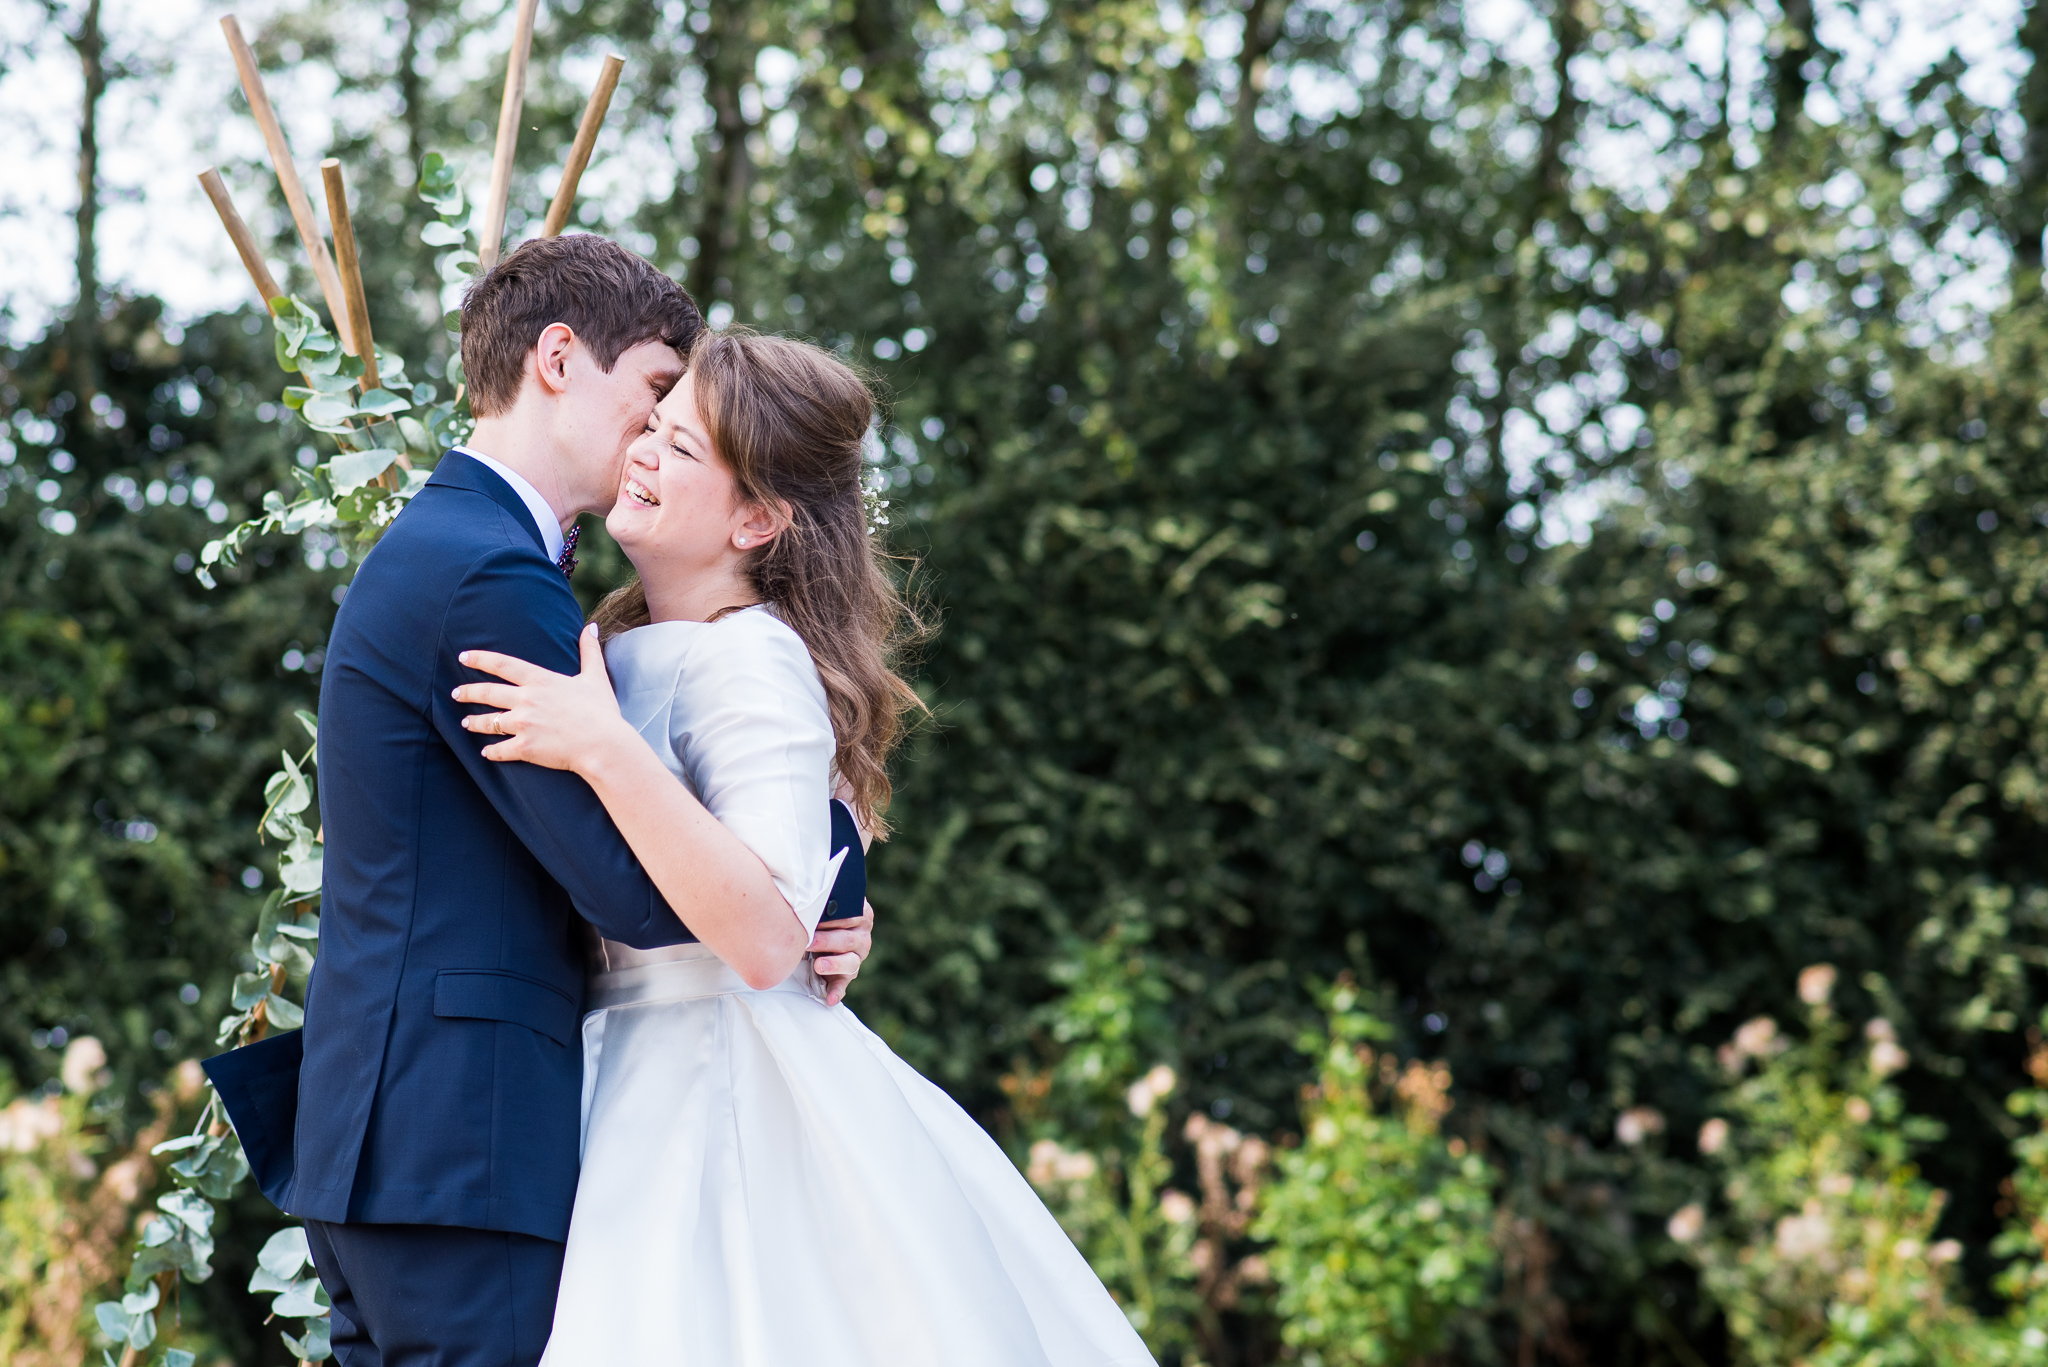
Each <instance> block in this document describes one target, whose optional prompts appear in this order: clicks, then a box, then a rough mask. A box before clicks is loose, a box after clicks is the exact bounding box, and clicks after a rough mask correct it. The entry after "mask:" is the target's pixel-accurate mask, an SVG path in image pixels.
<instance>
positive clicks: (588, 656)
mask: <svg viewBox="0 0 2048 1367" xmlns="http://www.w3.org/2000/svg"><path fill="white" fill-rule="evenodd" d="M576 648H577V650H578V652H579V653H580V654H581V655H582V657H583V672H584V673H585V674H596V675H597V676H598V677H599V678H601V679H603V680H604V681H605V682H606V683H610V682H611V674H610V672H609V671H608V670H606V669H605V667H604V647H603V646H601V645H599V644H598V643H597V623H595V622H592V623H591V624H590V625H589V626H587V627H585V628H583V634H582V635H581V636H579V637H577V638H576Z"/></svg>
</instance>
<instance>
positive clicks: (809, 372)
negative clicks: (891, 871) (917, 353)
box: [593, 328, 924, 836]
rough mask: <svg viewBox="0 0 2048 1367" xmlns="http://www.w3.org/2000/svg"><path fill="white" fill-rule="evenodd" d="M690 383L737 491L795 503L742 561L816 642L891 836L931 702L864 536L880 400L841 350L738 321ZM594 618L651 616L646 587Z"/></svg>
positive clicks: (606, 632) (871, 805)
mask: <svg viewBox="0 0 2048 1367" xmlns="http://www.w3.org/2000/svg"><path fill="white" fill-rule="evenodd" d="M683 383H685V384H694V385H695V386H696V387H697V389H696V399H697V410H698V412H699V413H700V414H701V415H702V416H703V419H704V426H705V430H706V431H707V432H708V434H709V435H710V437H711V444H712V446H713V447H715V448H716V449H717V452H718V455H719V456H720V457H721V458H722V459H723V460H724V461H725V463H726V465H727V466H728V467H729V468H730V469H731V470H732V475H733V486H734V491H735V494H736V495H737V497H738V498H739V500H740V501H741V502H742V503H756V504H760V505H762V506H764V507H769V508H774V507H777V506H786V507H787V508H788V510H789V516H790V524H789V527H788V529H787V530H785V531H784V532H782V534H781V535H779V536H775V537H771V538H770V539H769V540H768V542H767V544H766V545H764V546H762V547H761V548H760V549H759V550H756V551H752V552H749V553H748V554H747V556H746V557H745V559H744V560H743V561H742V567H743V569H744V572H745V573H746V575H747V578H748V580H749V583H750V586H751V587H752V589H753V591H754V593H755V594H756V596H757V597H758V598H759V599H760V600H761V601H763V602H767V603H772V604H773V605H774V607H775V612H776V615H777V616H779V617H781V618H782V620H783V621H785V622H787V623H788V624H789V625H790V627H792V628H793V629H794V630H795V631H796V633H797V635H799V636H801V637H802V638H803V641H804V644H805V645H806V646H807V647H809V649H810V652H811V659H812V661H813V662H815V663H816V665H817V667H818V677H819V679H820V680H822V681H823V683H824V685H825V697H826V700H827V702H828V703H829V705H830V707H831V712H832V732H833V736H834V738H835V740H836V742H837V746H838V753H837V755H836V756H835V767H836V768H837V769H838V772H839V777H840V778H841V779H842V780H843V781H844V782H845V784H846V786H847V787H849V788H850V789H851V790H852V794H853V803H852V805H853V809H854V811H855V812H856V813H857V814H858V815H859V817H860V819H861V822H862V824H863V825H865V826H866V827H867V828H868V829H869V830H871V831H873V832H875V834H876V835H877V836H880V835H884V834H886V833H887V831H888V825H887V823H886V822H885V821H884V820H883V817H882V813H883V811H884V810H886V808H887V807H888V805H889V791H890V788H889V770H888V760H889V754H890V752H891V751H892V750H893V749H895V747H896V745H897V743H898V742H899V741H900V740H901V739H902V737H903V718H904V714H905V713H906V712H908V711H911V710H912V709H922V708H923V703H922V702H921V701H920V700H919V698H918V696H917V693H916V691H915V690H913V689H912V688H911V686H910V685H909V684H908V683H907V682H905V680H904V679H903V677H902V676H901V675H900V674H898V673H897V672H896V668H895V666H896V664H897V663H898V661H899V660H900V658H901V657H902V654H903V652H904V650H905V649H906V648H907V647H908V646H909V645H911V644H912V643H913V642H915V641H916V640H917V639H919V638H920V637H921V636H922V635H923V633H924V626H923V623H921V622H920V621H919V620H918V618H917V615H916V613H915V612H914V611H913V610H912V609H911V607H910V605H909V604H908V603H906V602H905V600H904V597H903V594H902V593H901V592H900V591H899V590H898V589H897V587H896V584H895V581H894V580H893V579H892V578H891V576H890V574H889V572H888V567H887V565H886V552H885V551H884V549H883V547H882V546H881V545H879V544H878V540H879V538H878V536H871V535H870V534H869V532H868V516H867V505H866V500H865V498H864V497H863V491H862V487H861V484H862V480H863V479H864V478H865V476H866V463H865V460H864V458H863V454H862V445H863V443H864V442H865V441H866V439H867V435H868V429H869V427H870V425H871V424H872V422H873V420H874V415H875V399H874V396H873V394H871V393H870V392H869V390H868V387H867V385H866V384H865V383H864V382H863V381H862V379H861V377H860V376H859V375H858V374H857V373H855V372H854V370H853V369H852V368H851V367H849V366H848V365H847V364H846V363H845V362H844V361H841V360H840V359H839V358H838V357H837V356H835V355H833V354H832V353H831V352H829V351H826V350H824V349H822V348H820V347H815V346H812V345H810V344H809V343H807V342H799V341H795V340H793V339H791V338H787V337H769V336H763V335H762V334H760V333H756V332H750V331H747V330H745V329H742V328H735V329H732V330H729V331H725V332H716V333H713V332H707V333H705V334H703V335H702V336H701V337H700V338H699V339H698V341H697V343H696V345H695V346H694V347H693V348H691V351H690V368H689V372H688V373H687V374H686V375H685V376H684V377H683ZM593 620H595V621H596V622H597V624H598V630H599V634H600V635H601V636H602V637H603V638H604V639H606V640H609V639H610V638H611V637H613V636H615V635H617V634H618V633H619V632H622V631H628V630H631V629H632V628H634V627H637V626H645V625H646V624H647V622H648V612H647V593H646V590H645V589H644V588H643V587H642V586H641V584H640V582H639V581H638V580H637V579H636V580H634V581H633V582H632V583H630V584H628V585H626V586H625V587H624V588H621V589H618V590H616V591H614V592H613V593H611V594H609V595H607V596H606V598H605V599H604V601H603V602H601V603H599V604H598V605H597V612H596V613H595V614H594V617H593Z"/></svg>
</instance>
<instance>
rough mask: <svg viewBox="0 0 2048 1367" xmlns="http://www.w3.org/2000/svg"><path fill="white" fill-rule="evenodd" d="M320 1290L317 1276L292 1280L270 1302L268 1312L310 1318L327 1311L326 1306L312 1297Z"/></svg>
mask: <svg viewBox="0 0 2048 1367" xmlns="http://www.w3.org/2000/svg"><path fill="white" fill-rule="evenodd" d="M319 1290H320V1279H319V1278H318V1277H307V1278H305V1279H304V1280H302V1281H296V1282H293V1283H292V1284H291V1285H290V1286H288V1287H286V1288H285V1291H284V1294H283V1295H281V1296H279V1297H278V1298H277V1299H276V1300H274V1301H272V1302H271V1303H270V1313H271V1314H273V1315H282V1316H288V1317H290V1318H292V1319H311V1318H313V1317H315V1316H318V1315H324V1314H326V1313H327V1307H326V1306H324V1305H322V1304H320V1302H319V1301H318V1300H316V1299H315V1298H314V1297H315V1295H316V1293H318V1291H319Z"/></svg>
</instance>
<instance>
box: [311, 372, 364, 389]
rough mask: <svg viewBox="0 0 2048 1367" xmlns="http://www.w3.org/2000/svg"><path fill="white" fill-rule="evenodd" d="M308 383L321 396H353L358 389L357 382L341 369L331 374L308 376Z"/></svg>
mask: <svg viewBox="0 0 2048 1367" xmlns="http://www.w3.org/2000/svg"><path fill="white" fill-rule="evenodd" d="M307 383H308V384H309V385H310V386H311V388H313V389H314V390H315V391H317V392H319V393H321V394H352V393H354V391H355V387H356V382H355V381H354V380H353V379H351V378H350V377H349V376H347V375H344V374H342V373H341V371H340V370H339V369H336V370H334V371H333V372H332V373H329V374H324V375H312V376H308V377H307Z"/></svg>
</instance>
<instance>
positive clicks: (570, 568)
mask: <svg viewBox="0 0 2048 1367" xmlns="http://www.w3.org/2000/svg"><path fill="white" fill-rule="evenodd" d="M582 534H583V528H582V527H580V526H572V527H570V528H569V534H568V535H567V536H565V537H563V538H562V553H561V554H560V555H558V556H556V557H555V568H556V569H558V570H560V571H561V572H562V577H563V578H564V579H567V578H569V577H570V576H571V575H573V574H575V573H576V538H577V537H579V536H581V535H582Z"/></svg>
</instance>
